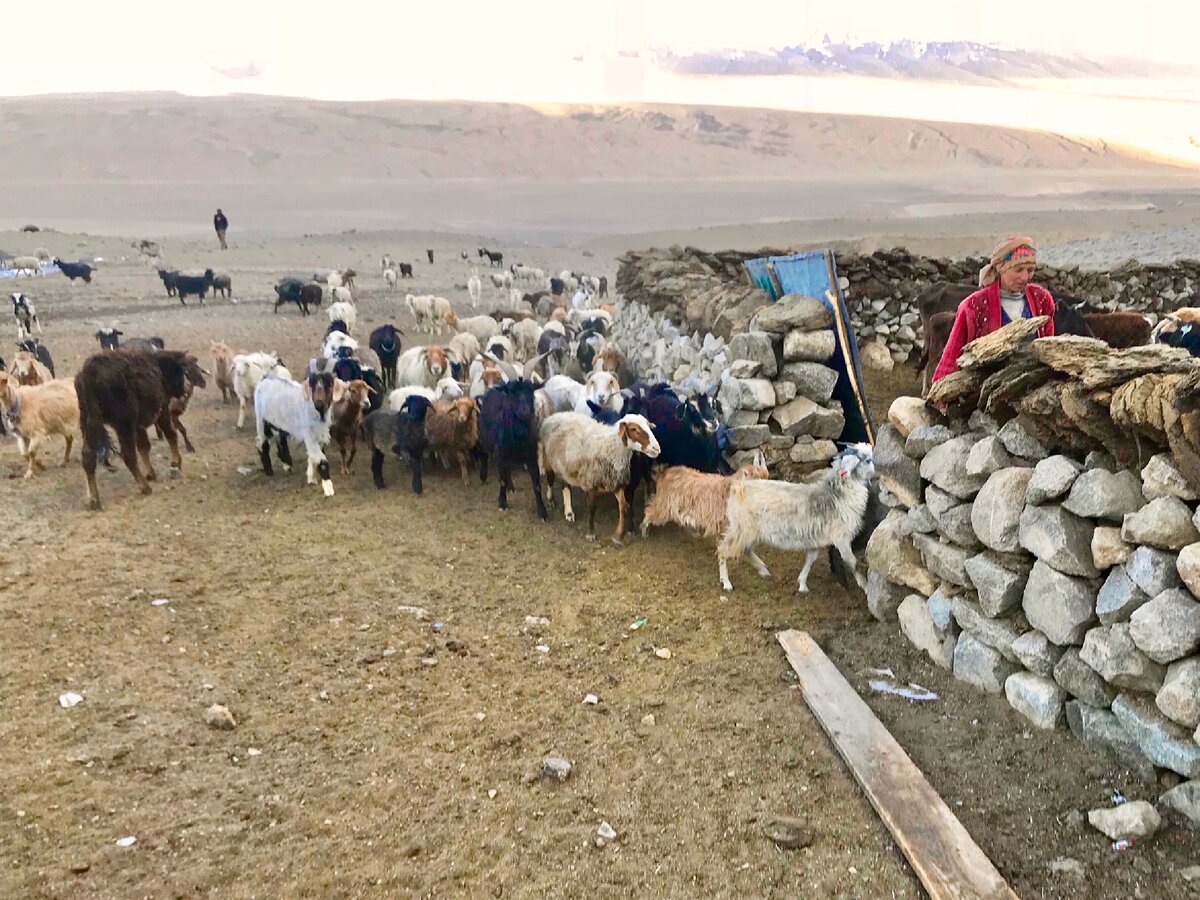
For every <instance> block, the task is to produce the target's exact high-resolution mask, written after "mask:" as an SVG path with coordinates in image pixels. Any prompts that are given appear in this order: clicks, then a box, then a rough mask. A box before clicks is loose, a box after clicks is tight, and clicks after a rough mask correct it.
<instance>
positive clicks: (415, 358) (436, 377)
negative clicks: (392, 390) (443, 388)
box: [396, 344, 450, 388]
mask: <svg viewBox="0 0 1200 900" xmlns="http://www.w3.org/2000/svg"><path fill="white" fill-rule="evenodd" d="M449 372H450V360H449V359H448V357H447V355H446V348H445V347H440V346H438V345H437V344H432V345H430V346H428V347H426V346H421V345H417V346H416V347H409V348H408V349H407V350H405V351H404V352H403V353H401V354H400V357H399V358H398V359H397V360H396V385H397V386H398V387H408V386H410V385H411V386H415V387H427V388H435V387H437V383H438V382H439V381H441V380H442V378H444V377H445V376H446V375H448V374H449Z"/></svg>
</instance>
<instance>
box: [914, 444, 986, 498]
mask: <svg viewBox="0 0 1200 900" xmlns="http://www.w3.org/2000/svg"><path fill="white" fill-rule="evenodd" d="M914 434H915V432H914ZM912 439H913V435H909V437H908V440H909V442H910V443H911V441H912ZM974 443H975V442H974V441H973V440H972V439H971V438H970V437H968V436H966V435H963V436H962V437H958V438H954V439H953V440H950V441H947V442H946V443H944V444H941V445H940V446H937V447H934V448H933V449H932V450H930V451H929V452H928V453H926V454H925V456H924V458H923V459H922V460H921V477H922V478H924V479H925V480H926V481H928V482H931V483H932V484H934V485H936V486H937V487H939V488H941V489H942V490H943V491H946V493H948V494H953V495H954V496H955V497H958V498H959V499H960V500H970V499H971V498H972V497H974V496H975V494H976V493H977V492H978V491H979V489H980V488H981V487H983V483H984V481H985V479H984V477H983V476H982V475H968V474H967V454H969V453H970V452H971V447H972V445H973V444H974Z"/></svg>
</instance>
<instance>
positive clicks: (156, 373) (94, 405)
mask: <svg viewBox="0 0 1200 900" xmlns="http://www.w3.org/2000/svg"><path fill="white" fill-rule="evenodd" d="M195 364H196V358H195V357H193V356H189V355H188V354H187V353H185V352H184V351H181V350H160V351H159V352H158V353H155V354H149V353H142V352H138V351H132V352H130V351H125V350H105V351H102V352H100V353H97V354H94V355H93V356H90V357H88V358H87V360H85V361H84V363H83V366H82V367H81V368H80V369H79V374H77V375H76V376H75V391H76V394H77V395H78V397H79V430H80V431H81V432H82V433H83V453H82V458H83V471H84V475H85V476H86V477H87V488H88V502H89V505H90V506H91V508H92V509H99V508H100V493H99V491H98V490H97V488H96V458H97V455H98V454H99V453H100V452H101V451H102V450H103V449H104V448H106V446H107V444H108V438H107V434H106V433H105V426H106V425H109V426H112V429H113V430H114V431H115V432H116V433H117V441H118V443H119V444H120V448H121V459H122V460H124V462H125V467H126V468H127V469H129V473H130V474H131V475H133V478H134V481H136V482H137V484H138V487H139V488H140V490H141V492H142V493H143V494H149V493H150V492H151V489H150V482H151V481H155V480H157V478H158V475H157V474H156V473H155V471H154V465H153V464H152V463H151V462H150V436H149V435H148V434H147V433H146V429H147V428H149V427H150V426H151V425H153V424H155V423H157V424H158V426H159V427H160V428H161V429H162V432H163V434H164V435H165V436H166V438H167V443H168V444H170V447H171V469H172V471H173V472H178V471H179V469H180V468H181V467H182V465H183V460H182V458H181V457H180V455H179V440H178V435H177V434H176V431H175V423H174V422H173V421H172V420H171V410H170V401H171V399H172V398H177V397H182V396H183V395H184V393H185V392H186V391H187V381H188V380H187V370H188V366H189V365H195ZM139 454H140V456H141V458H142V464H143V465H144V466H145V468H146V472H145V474H144V475H143V474H142V472H141V470H140V469H139V468H138V456H139Z"/></svg>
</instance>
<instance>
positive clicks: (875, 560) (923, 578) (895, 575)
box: [867, 513, 938, 597]
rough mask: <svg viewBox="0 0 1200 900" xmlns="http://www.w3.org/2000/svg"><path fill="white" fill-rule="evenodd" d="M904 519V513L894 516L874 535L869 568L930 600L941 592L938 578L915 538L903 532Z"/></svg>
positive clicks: (868, 563) (871, 542)
mask: <svg viewBox="0 0 1200 900" xmlns="http://www.w3.org/2000/svg"><path fill="white" fill-rule="evenodd" d="M902 518H903V515H902V514H899V513H893V514H891V515H889V516H888V517H887V518H886V519H884V520H883V522H881V523H880V524H879V527H878V528H876V529H875V531H874V532H872V534H871V539H870V540H869V541H868V542H867V565H868V566H869V567H870V568H872V569H877V570H878V571H879V574H880V575H882V576H883V577H884V578H886V579H887V580H888V581H892V582H895V583H896V584H903V585H905V586H907V587H909V588H911V589H912V590H914V591H918V592H920V593H921V594H922V595H923V596H925V597H928V596H929V595H930V594H932V593H933V592H934V591H936V590H937V586H938V583H937V579H936V578H934V577H933V575H931V574H930V572H929V570H928V569H926V568H925V564H924V563H923V562H922V561H921V554H920V552H919V551H918V550H917V548H916V547H915V546H914V545H913V542H912V539H911V538H910V537H907V536H906V535H904V534H903V533H902V532H901V530H900V520H901V519H902Z"/></svg>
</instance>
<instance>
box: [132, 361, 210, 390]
mask: <svg viewBox="0 0 1200 900" xmlns="http://www.w3.org/2000/svg"><path fill="white" fill-rule="evenodd" d="M139 355H140V354H139ZM151 358H152V359H153V360H154V362H155V365H157V366H158V371H159V374H160V375H161V376H162V380H163V386H164V387H166V389H167V395H168V396H170V397H183V396H185V395H186V394H187V392H188V381H189V378H188V367H189V366H190V365H196V358H195V357H194V356H188V354H187V353H185V352H184V351H182V350H170V351H163V352H161V353H155V354H154V355H153V357H151ZM196 368H197V371H196V375H197V377H198V378H199V379H200V384H201V386H203V384H204V376H203V375H202V374H201V373H200V372H199V366H198V365H197V366H196Z"/></svg>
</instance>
